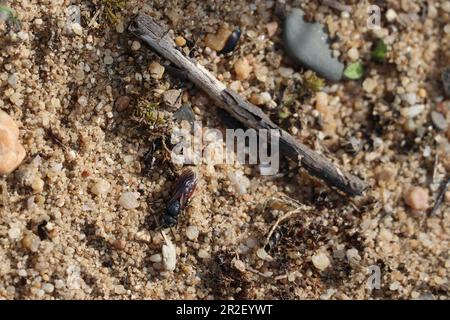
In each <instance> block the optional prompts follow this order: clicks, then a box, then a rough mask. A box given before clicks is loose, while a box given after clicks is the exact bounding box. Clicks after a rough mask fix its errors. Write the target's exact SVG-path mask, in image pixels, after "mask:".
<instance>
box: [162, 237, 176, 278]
mask: <svg viewBox="0 0 450 320" xmlns="http://www.w3.org/2000/svg"><path fill="white" fill-rule="evenodd" d="M162 261H163V265H164V269H165V270H167V271H173V270H175V265H176V263H177V250H176V248H175V246H174V245H173V243H172V242H170V241H166V244H164V245H163V246H162Z"/></svg>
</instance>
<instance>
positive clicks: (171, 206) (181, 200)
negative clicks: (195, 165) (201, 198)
mask: <svg viewBox="0 0 450 320" xmlns="http://www.w3.org/2000/svg"><path fill="white" fill-rule="evenodd" d="M196 186H197V174H196V173H195V172H194V171H192V170H191V169H185V170H184V171H183V172H182V173H181V175H180V176H179V177H178V179H177V181H176V182H175V192H174V193H173V195H172V197H171V198H170V200H169V202H168V203H167V207H166V212H165V213H164V215H163V218H162V223H163V227H172V226H174V225H176V224H177V222H178V216H179V215H180V213H181V212H182V211H183V209H184V208H185V207H186V204H187V203H188V201H189V199H190V198H191V196H192V194H193V193H194V190H195V187H196Z"/></svg>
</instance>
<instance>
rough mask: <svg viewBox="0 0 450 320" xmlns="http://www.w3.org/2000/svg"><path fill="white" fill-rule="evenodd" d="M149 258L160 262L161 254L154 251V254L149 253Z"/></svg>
mask: <svg viewBox="0 0 450 320" xmlns="http://www.w3.org/2000/svg"><path fill="white" fill-rule="evenodd" d="M149 260H150V261H151V262H155V263H158V262H161V261H162V256H161V254H160V253H156V254H153V255H151V256H150V258H149Z"/></svg>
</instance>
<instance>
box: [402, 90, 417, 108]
mask: <svg viewBox="0 0 450 320" xmlns="http://www.w3.org/2000/svg"><path fill="white" fill-rule="evenodd" d="M403 100H405V101H406V102H407V103H408V104H409V105H411V106H413V105H415V104H416V102H417V95H416V94H415V93H414V92H408V93H405V94H404V95H403Z"/></svg>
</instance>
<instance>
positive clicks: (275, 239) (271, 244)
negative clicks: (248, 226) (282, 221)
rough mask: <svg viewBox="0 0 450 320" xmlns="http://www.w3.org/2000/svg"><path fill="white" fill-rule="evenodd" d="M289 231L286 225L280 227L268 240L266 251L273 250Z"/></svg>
mask: <svg viewBox="0 0 450 320" xmlns="http://www.w3.org/2000/svg"><path fill="white" fill-rule="evenodd" d="M287 231H288V229H287V228H286V227H285V226H280V227H278V228H277V229H276V230H275V231H274V232H273V233H272V235H271V236H270V238H269V241H267V244H266V245H265V247H264V249H265V250H266V251H271V250H273V249H274V248H275V247H276V246H277V245H278V243H279V242H280V240H281V238H283V237H284V236H285V234H286V233H287Z"/></svg>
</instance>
